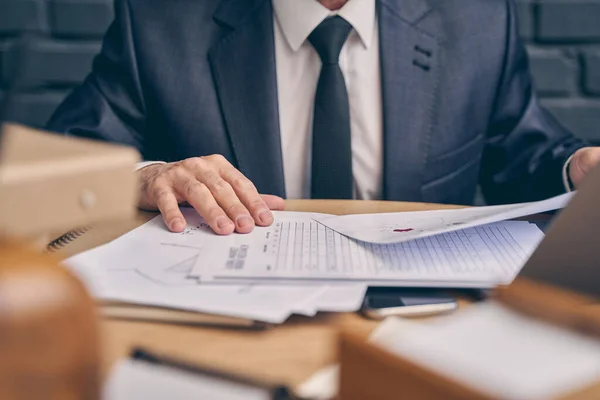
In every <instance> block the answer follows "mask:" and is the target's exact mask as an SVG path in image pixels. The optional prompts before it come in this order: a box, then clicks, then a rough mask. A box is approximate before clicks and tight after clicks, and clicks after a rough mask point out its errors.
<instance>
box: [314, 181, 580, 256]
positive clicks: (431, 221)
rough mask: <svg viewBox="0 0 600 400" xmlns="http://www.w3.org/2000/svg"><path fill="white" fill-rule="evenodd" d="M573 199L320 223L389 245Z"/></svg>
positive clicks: (544, 209) (546, 208) (534, 211)
mask: <svg viewBox="0 0 600 400" xmlns="http://www.w3.org/2000/svg"><path fill="white" fill-rule="evenodd" d="M572 196H573V193H567V194H564V195H561V196H557V197H554V198H551V199H548V200H543V201H538V202H532V203H521V204H508V205H501V206H489V207H471V208H464V209H458V210H434V211H414V212H399V213H385V214H360V215H343V216H339V217H333V218H331V217H325V218H322V217H321V218H319V217H317V218H316V219H317V220H319V222H321V223H322V224H324V225H326V226H327V227H329V228H331V229H333V230H334V231H336V232H339V233H341V234H343V235H345V236H348V237H351V238H353V239H356V240H360V241H363V242H370V243H380V244H389V243H400V242H406V241H409V240H413V239H417V238H424V237H427V236H433V235H438V234H441V233H446V232H451V231H456V230H460V229H465V228H470V227H473V226H478V225H484V224H490V223H493V222H498V221H505V220H509V219H513V218H519V217H524V216H527V215H532V214H539V213H542V212H547V211H551V210H558V209H561V208H564V207H566V205H567V204H568V203H569V201H570V200H571V198H572Z"/></svg>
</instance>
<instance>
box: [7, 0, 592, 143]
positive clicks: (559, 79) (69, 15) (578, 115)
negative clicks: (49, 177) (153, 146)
mask: <svg viewBox="0 0 600 400" xmlns="http://www.w3.org/2000/svg"><path fill="white" fill-rule="evenodd" d="M464 1H469V0H464ZM516 1H517V5H518V8H519V14H520V28H521V34H522V36H523V38H524V39H525V40H526V42H527V47H528V50H529V53H530V58H531V69H532V72H533V75H534V80H535V84H536V88H537V90H538V92H539V94H540V96H541V97H542V99H543V103H544V104H545V105H546V106H547V107H548V108H549V109H550V110H551V111H552V112H553V113H554V114H555V115H556V116H557V117H558V118H559V119H560V120H561V121H562V122H563V123H564V124H565V125H566V126H567V127H569V128H570V129H571V130H573V131H574V132H575V133H576V134H577V135H578V136H581V137H585V138H588V139H591V140H593V141H595V142H598V143H600V0H516ZM112 16H113V11H112V0H0V90H1V87H2V85H5V84H6V79H7V76H8V75H9V71H10V70H11V54H12V53H11V51H10V47H11V44H12V43H13V42H14V39H15V37H16V35H18V34H19V32H21V31H23V30H27V29H30V30H31V29H35V30H36V31H38V32H40V33H41V36H42V38H41V39H40V40H39V42H38V43H36V45H35V46H34V53H35V54H34V57H33V59H34V61H35V70H34V71H33V75H35V79H34V84H33V85H32V87H31V88H30V89H29V90H28V92H27V93H24V94H21V95H20V96H19V98H18V101H17V104H16V107H15V111H14V119H16V120H19V121H21V122H25V123H29V124H31V125H34V126H41V125H43V124H44V123H45V121H46V120H47V119H48V117H49V116H50V114H51V113H52V111H53V109H54V108H55V106H56V105H57V104H58V103H59V102H60V101H61V100H62V99H63V98H64V96H65V95H66V93H67V92H68V90H69V89H70V88H71V87H72V86H74V85H76V84H77V83H78V82H80V81H81V80H82V79H83V77H84V76H85V75H86V73H87V71H89V68H90V65H91V62H92V59H93V55H94V54H95V53H96V52H97V51H98V49H99V48H100V41H101V39H102V35H103V33H104V31H105V30H106V28H107V27H108V24H109V23H110V21H111V19H112Z"/></svg>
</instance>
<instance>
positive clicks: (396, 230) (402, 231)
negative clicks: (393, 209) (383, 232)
mask: <svg viewBox="0 0 600 400" xmlns="http://www.w3.org/2000/svg"><path fill="white" fill-rule="evenodd" d="M412 231H414V229H413V228H408V229H394V232H399V233H405V232H412Z"/></svg>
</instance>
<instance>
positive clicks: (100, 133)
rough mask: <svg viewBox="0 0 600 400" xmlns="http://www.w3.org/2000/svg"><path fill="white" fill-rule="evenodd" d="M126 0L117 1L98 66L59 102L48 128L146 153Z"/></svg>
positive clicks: (141, 103)
mask: <svg viewBox="0 0 600 400" xmlns="http://www.w3.org/2000/svg"><path fill="white" fill-rule="evenodd" d="M129 14H130V13H129V8H128V4H127V2H126V0H116V1H115V20H114V21H113V23H112V25H111V26H110V28H109V29H108V31H107V33H106V35H105V37H104V42H103V45H102V50H101V52H100V54H99V55H98V56H96V58H95V59H94V63H93V68H92V72H91V73H90V74H89V75H88V77H87V78H86V80H85V81H84V82H83V84H82V85H81V86H79V87H78V88H76V89H75V90H74V91H73V92H72V93H71V94H70V95H69V96H68V97H67V98H66V99H65V101H64V102H63V103H62V104H61V105H60V106H59V107H58V109H57V110H56V112H55V113H54V115H53V116H52V118H51V119H50V122H49V123H48V125H47V128H48V129H49V130H51V131H55V132H59V133H63V134H66V135H72V136H79V137H86V138H92V139H99V140H105V141H110V142H117V143H122V144H125V145H130V146H133V147H136V148H137V149H138V150H139V151H140V152H141V153H142V154H144V125H145V111H144V102H143V96H142V90H141V85H140V82H139V78H138V69H137V64H136V57H135V46H134V42H133V39H132V34H131V19H130V16H129Z"/></svg>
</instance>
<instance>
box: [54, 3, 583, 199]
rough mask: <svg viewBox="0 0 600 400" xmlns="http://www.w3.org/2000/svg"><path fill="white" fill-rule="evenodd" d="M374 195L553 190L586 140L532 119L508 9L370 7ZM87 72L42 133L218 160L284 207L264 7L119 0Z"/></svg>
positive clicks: (545, 117) (492, 195)
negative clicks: (378, 123)
mask: <svg viewBox="0 0 600 400" xmlns="http://www.w3.org/2000/svg"><path fill="white" fill-rule="evenodd" d="M377 7H378V18H379V30H380V31H379V34H380V43H381V72H382V92H383V119H384V160H383V163H384V182H383V197H384V198H385V199H390V200H409V201H428V202H447V203H461V204H469V203H471V202H472V199H473V194H474V192H475V188H476V186H477V184H478V183H479V184H481V186H482V188H483V191H484V194H485V196H486V199H487V200H488V201H489V202H492V203H501V202H512V201H524V200H532V199H538V198H543V197H548V196H551V195H555V194H559V193H561V192H563V191H564V187H563V185H562V181H561V169H562V166H563V164H564V163H565V161H566V160H567V158H568V157H569V156H570V155H571V154H572V153H573V152H574V151H575V150H576V149H578V148H580V147H582V146H583V145H584V143H583V142H581V141H579V140H577V139H575V138H574V137H573V136H572V135H571V134H570V133H569V132H568V131H566V130H565V129H564V128H563V127H562V126H560V125H559V124H558V123H557V121H556V120H555V119H554V118H553V117H552V116H550V115H549V114H548V112H547V111H545V110H544V109H543V108H541V107H540V105H539V103H538V99H537V98H536V96H535V94H534V92H533V89H532V84H531V79H530V74H529V69H528V64H527V56H526V53H525V50H524V48H523V45H522V44H521V42H520V40H519V37H518V32H517V28H516V25H517V24H516V14H515V7H514V4H513V3H512V0H443V1H441V0H440V1H436V0H378V2H377ZM115 10H116V17H115V21H114V23H113V24H112V26H111V28H110V30H109V31H108V33H107V35H106V37H105V40H104V46H103V49H102V52H101V54H100V55H99V56H98V57H97V58H96V60H95V62H94V68H93V72H92V73H91V74H90V75H89V77H88V78H87V79H86V81H85V83H83V85H82V86H81V87H79V88H77V89H76V90H75V91H74V92H73V93H72V94H71V95H70V96H69V97H68V98H67V99H66V101H65V102H64V103H63V104H62V106H61V107H59V109H58V110H57V112H56V114H55V115H54V117H53V118H52V120H51V121H50V123H49V129H51V130H55V131H58V132H63V133H67V134H70V135H77V136H84V137H91V138H98V139H102V140H109V141H114V142H120V143H125V144H129V145H132V146H135V147H137V148H138V149H139V150H140V151H141V153H142V154H143V156H144V158H145V159H149V160H165V161H175V160H181V159H184V158H188V157H194V156H201V155H208V154H213V153H219V154H222V155H224V156H225V157H226V158H227V159H229V160H230V161H231V162H232V163H233V164H234V165H235V166H237V167H238V168H239V169H240V170H241V171H242V172H243V173H244V174H246V176H248V178H250V179H251V180H252V181H254V183H255V184H256V186H257V187H258V189H259V191H260V192H262V193H271V194H277V195H280V196H285V187H284V175H283V166H282V165H283V164H282V155H281V146H280V134H279V116H278V107H277V81H276V68H275V50H274V40H273V38H274V36H273V10H272V5H271V1H270V0H117V1H116V3H115Z"/></svg>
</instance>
